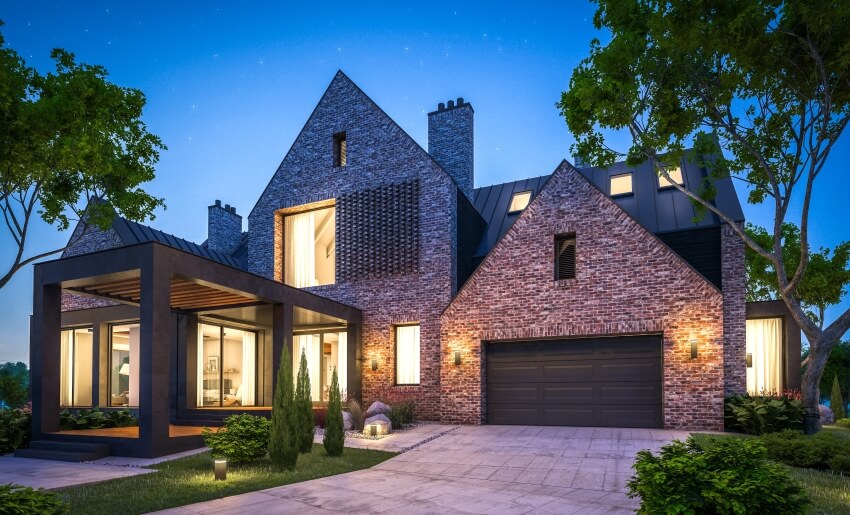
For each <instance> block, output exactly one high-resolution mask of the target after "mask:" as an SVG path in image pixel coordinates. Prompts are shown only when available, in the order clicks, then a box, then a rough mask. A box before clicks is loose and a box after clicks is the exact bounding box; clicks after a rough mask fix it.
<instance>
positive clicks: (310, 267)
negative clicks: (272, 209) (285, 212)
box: [284, 211, 318, 288]
mask: <svg viewBox="0 0 850 515" xmlns="http://www.w3.org/2000/svg"><path fill="white" fill-rule="evenodd" d="M315 213H316V212H315V211H308V212H307V213H301V214H297V215H290V216H287V217H286V218H285V219H284V220H285V224H284V234H285V235H286V242H285V254H286V263H285V264H284V267H285V270H284V271H285V281H284V282H285V283H286V284H288V285H289V286H294V287H296V288H304V287H305V286H315V285H316V284H318V280H317V279H316V241H315V240H316V217H315Z"/></svg>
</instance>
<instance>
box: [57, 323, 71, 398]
mask: <svg viewBox="0 0 850 515" xmlns="http://www.w3.org/2000/svg"><path fill="white" fill-rule="evenodd" d="M61 335H62V343H61V346H60V351H59V405H60V406H73V405H74V397H73V392H74V387H73V381H74V373H73V369H72V356H73V355H74V351H73V346H74V331H71V330H68V331H62V333H61Z"/></svg>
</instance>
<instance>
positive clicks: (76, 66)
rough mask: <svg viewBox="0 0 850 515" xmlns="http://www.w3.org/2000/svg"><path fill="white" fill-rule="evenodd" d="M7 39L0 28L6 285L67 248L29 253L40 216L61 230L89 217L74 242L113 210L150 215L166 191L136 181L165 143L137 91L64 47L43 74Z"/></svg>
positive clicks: (0, 205)
mask: <svg viewBox="0 0 850 515" xmlns="http://www.w3.org/2000/svg"><path fill="white" fill-rule="evenodd" d="M2 25H3V22H2V20H0V26H2ZM4 43H5V41H4V39H3V35H2V33H0V212H1V213H2V218H3V224H4V226H5V232H6V235H2V234H0V237H2V239H3V241H4V244H3V249H4V252H3V256H2V258H0V259H3V260H4V263H5V262H8V265H7V264H3V265H2V266H0V288H2V287H3V286H5V285H6V284H7V283H8V282H9V281H10V280H11V278H12V276H14V274H15V273H16V272H18V271H19V270H21V269H22V268H23V267H25V266H26V265H27V264H29V263H32V262H34V261H37V260H39V259H42V258H44V257H47V256H50V255H53V254H57V253H59V252H62V251H63V250H64V249H65V248H66V246H63V247H57V248H52V249H49V250H47V251H40V252H38V253H36V254H29V255H28V253H27V249H28V246H27V243H28V241H27V237H28V235H29V232H30V230H31V227H32V223H33V221H34V220H35V218H36V216H38V217H40V218H41V219H42V220H43V221H45V222H47V223H48V224H51V225H55V226H56V227H58V228H59V229H60V230H65V229H67V228H68V227H70V225H71V223H72V222H74V221H80V220H83V221H84V225H83V226H81V229H80V230H77V231H75V233H74V236H73V237H72V238H69V243H68V245H72V244H73V243H75V242H76V240H77V239H78V238H79V236H80V235H82V234H83V233H84V230H85V228H86V227H87V226H88V224H91V225H93V226H97V227H100V228H106V227H108V226H109V224H110V223H111V222H112V219H113V217H114V216H115V214H116V213H119V214H121V215H122V216H125V217H127V218H129V219H132V220H143V219H145V218H147V217H151V218H153V216H152V213H153V211H154V209H156V208H157V207H159V206H162V205H163V202H162V199H159V198H156V197H154V196H151V195H149V194H148V193H146V192H145V191H144V190H143V189H141V187H140V185H141V184H142V183H145V182H148V181H150V180H152V179H153V178H154V165H155V164H156V162H157V161H158V159H159V151H160V150H162V149H164V148H165V146H164V145H163V144H162V141H160V139H159V138H158V137H157V136H155V135H153V134H150V133H149V132H148V131H147V128H146V127H145V124H144V123H143V122H142V119H141V117H142V108H143V107H144V105H145V96H144V94H142V92H141V91H139V90H137V89H132V88H125V87H121V86H117V85H115V84H112V83H111V82H109V81H108V80H107V72H106V69H104V68H103V67H102V66H92V65H87V64H82V63H77V62H76V60H75V58H74V54H72V53H69V52H66V51H65V50H61V49H54V50H53V51H52V52H51V54H50V55H51V58H52V59H53V60H54V61H55V70H54V71H53V72H50V73H47V74H41V73H39V72H38V71H37V70H35V69H34V68H31V67H29V66H27V64H26V62H25V61H24V60H23V58H21V56H20V55H18V53H17V52H15V51H14V50H12V49H11V48H8V47H6V46H4ZM7 239H8V240H10V241H11V242H13V245H8V246H7V244H6V243H5V242H6V240H7ZM6 249H8V250H10V251H11V252H9V253H8V255H7V252H5V250H6Z"/></svg>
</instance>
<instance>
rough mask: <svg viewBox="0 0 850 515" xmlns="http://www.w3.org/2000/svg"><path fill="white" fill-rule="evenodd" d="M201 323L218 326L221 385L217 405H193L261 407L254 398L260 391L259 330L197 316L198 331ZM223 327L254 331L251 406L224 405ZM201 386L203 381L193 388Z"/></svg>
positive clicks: (203, 407)
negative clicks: (252, 397)
mask: <svg viewBox="0 0 850 515" xmlns="http://www.w3.org/2000/svg"><path fill="white" fill-rule="evenodd" d="M202 325H209V326H214V327H218V330H219V332H218V356H219V363H218V384H219V385H221V387H220V388H219V389H218V405H210V406H195V409H223V408H226V409H243V408H255V407H261V406H260V404H259V403H258V402H257V401H256V399H257V398H258V397H259V395H258V393H259V391H260V384H259V383H260V381H259V379H260V371H259V367H257V366H256V364H257V363H258V362H259V359H260V330H259V329H258V328H256V327H250V326H238V325H232V324H225V323H222V322H221V321H218V320H215V319H208V318H198V331H200V330H201V326H202ZM225 329H233V330H236V331H244V332H246V333H254V399H255V400H254V405H253V406H242V405H240V406H225V405H224V388H223V386H224V369H225V367H224V330H225ZM196 345H197V344H196ZM199 352H200V349H195V353H196V355H197V354H198V353H199ZM244 369H245V364H244V363H243V364H242V370H244ZM195 380H196V381H197V377H196V378H195ZM203 387H204V385H203V383H201V384H199V385H197V384H196V385H195V388H200V389H201V390H203Z"/></svg>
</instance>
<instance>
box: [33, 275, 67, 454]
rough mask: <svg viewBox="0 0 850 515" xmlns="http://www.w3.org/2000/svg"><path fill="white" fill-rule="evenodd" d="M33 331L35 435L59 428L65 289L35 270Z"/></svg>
mask: <svg viewBox="0 0 850 515" xmlns="http://www.w3.org/2000/svg"><path fill="white" fill-rule="evenodd" d="M34 283H35V284H34V288H33V306H32V319H31V331H30V374H31V375H30V392H31V394H32V397H31V398H32V407H33V410H32V433H33V434H32V437H33V439H36V438H39V437H40V435H41V434H42V433H49V432H53V431H59V358H60V353H61V337H62V335H61V330H62V289H61V288H60V287H59V285H56V284H43V283H42V277H41V273H40V272H39V270H38V269H36V271H35V278H34Z"/></svg>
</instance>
